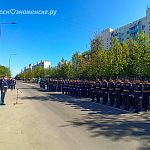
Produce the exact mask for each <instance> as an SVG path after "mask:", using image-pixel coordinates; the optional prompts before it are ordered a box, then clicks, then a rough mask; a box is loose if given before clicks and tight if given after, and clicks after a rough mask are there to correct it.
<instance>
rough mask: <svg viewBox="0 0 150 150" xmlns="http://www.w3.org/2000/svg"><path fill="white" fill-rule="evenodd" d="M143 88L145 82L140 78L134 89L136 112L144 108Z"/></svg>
mask: <svg viewBox="0 0 150 150" xmlns="http://www.w3.org/2000/svg"><path fill="white" fill-rule="evenodd" d="M143 90H144V87H143V84H142V83H140V81H139V80H138V81H137V83H136V85H135V89H134V98H135V113H138V112H140V111H141V110H142V98H143Z"/></svg>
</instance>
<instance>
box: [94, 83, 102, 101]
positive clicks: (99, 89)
mask: <svg viewBox="0 0 150 150" xmlns="http://www.w3.org/2000/svg"><path fill="white" fill-rule="evenodd" d="M95 92H96V102H97V103H99V102H100V98H101V82H100V81H97V82H96V91H95Z"/></svg>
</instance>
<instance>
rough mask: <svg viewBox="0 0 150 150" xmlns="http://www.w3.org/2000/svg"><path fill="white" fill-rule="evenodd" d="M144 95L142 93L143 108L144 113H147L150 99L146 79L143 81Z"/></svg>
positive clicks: (149, 87) (149, 85)
mask: <svg viewBox="0 0 150 150" xmlns="http://www.w3.org/2000/svg"><path fill="white" fill-rule="evenodd" d="M143 86H144V93H143V108H144V111H148V110H149V105H150V104H149V98H150V83H149V82H148V80H147V79H146V80H145V81H144V84H143Z"/></svg>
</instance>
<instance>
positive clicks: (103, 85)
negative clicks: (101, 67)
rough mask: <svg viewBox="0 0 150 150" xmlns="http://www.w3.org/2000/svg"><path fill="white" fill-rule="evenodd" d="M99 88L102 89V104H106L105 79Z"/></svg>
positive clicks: (106, 90) (106, 87)
mask: <svg viewBox="0 0 150 150" xmlns="http://www.w3.org/2000/svg"><path fill="white" fill-rule="evenodd" d="M101 90H102V98H103V104H107V101H108V82H107V81H106V80H103V82H102V88H101Z"/></svg>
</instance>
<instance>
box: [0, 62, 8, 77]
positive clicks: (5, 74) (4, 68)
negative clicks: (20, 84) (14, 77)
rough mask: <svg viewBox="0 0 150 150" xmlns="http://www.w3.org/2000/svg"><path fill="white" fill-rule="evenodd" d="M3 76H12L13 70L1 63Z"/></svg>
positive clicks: (0, 75) (0, 74) (0, 72)
mask: <svg viewBox="0 0 150 150" xmlns="http://www.w3.org/2000/svg"><path fill="white" fill-rule="evenodd" d="M2 76H8V77H10V76H11V72H10V71H9V69H8V68H7V67H5V66H1V65H0V77H2Z"/></svg>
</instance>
